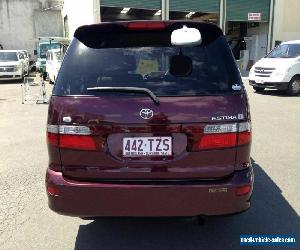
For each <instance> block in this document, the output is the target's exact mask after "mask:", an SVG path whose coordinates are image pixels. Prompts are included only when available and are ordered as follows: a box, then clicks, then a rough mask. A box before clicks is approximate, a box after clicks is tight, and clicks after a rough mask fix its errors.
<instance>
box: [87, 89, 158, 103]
mask: <svg viewBox="0 0 300 250" xmlns="http://www.w3.org/2000/svg"><path fill="white" fill-rule="evenodd" d="M87 90H88V91H101V92H128V93H143V94H147V95H148V96H150V97H151V99H152V100H153V102H154V103H155V104H157V105H159V99H158V97H157V96H156V95H155V94H154V93H153V92H152V91H151V90H150V89H147V88H136V87H92V88H87Z"/></svg>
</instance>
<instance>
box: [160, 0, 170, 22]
mask: <svg viewBox="0 0 300 250" xmlns="http://www.w3.org/2000/svg"><path fill="white" fill-rule="evenodd" d="M169 6H170V1H169V0H161V19H162V20H169Z"/></svg>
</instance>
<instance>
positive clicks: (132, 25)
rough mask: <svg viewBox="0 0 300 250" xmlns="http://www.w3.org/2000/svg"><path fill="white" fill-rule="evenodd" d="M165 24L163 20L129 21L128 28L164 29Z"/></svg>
mask: <svg viewBox="0 0 300 250" xmlns="http://www.w3.org/2000/svg"><path fill="white" fill-rule="evenodd" d="M165 28H166V25H165V24H164V23H163V22H133V23H129V24H128V26H127V29H129V30H164V29H165Z"/></svg>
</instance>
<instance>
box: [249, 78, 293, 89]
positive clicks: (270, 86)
mask: <svg viewBox="0 0 300 250" xmlns="http://www.w3.org/2000/svg"><path fill="white" fill-rule="evenodd" d="M249 84H250V85H251V86H253V87H260V88H268V89H278V90H286V89H287V88H288V86H289V82H264V83H257V82H255V81H253V80H249Z"/></svg>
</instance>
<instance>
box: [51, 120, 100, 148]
mask: <svg viewBox="0 0 300 250" xmlns="http://www.w3.org/2000/svg"><path fill="white" fill-rule="evenodd" d="M47 132H48V133H47V140H48V144H49V145H51V146H55V147H60V148H68V149H78V150H96V149H97V144H96V142H95V137H94V136H91V131H90V128H89V127H86V126H65V125H48V126H47Z"/></svg>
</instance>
